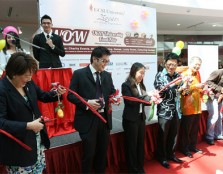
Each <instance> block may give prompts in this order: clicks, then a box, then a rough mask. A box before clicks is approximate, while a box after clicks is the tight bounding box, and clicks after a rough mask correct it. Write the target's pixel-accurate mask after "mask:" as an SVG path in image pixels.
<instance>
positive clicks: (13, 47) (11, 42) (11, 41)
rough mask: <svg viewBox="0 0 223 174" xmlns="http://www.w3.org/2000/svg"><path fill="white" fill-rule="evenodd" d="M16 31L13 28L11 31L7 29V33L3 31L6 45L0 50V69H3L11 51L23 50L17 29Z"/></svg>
mask: <svg viewBox="0 0 223 174" xmlns="http://www.w3.org/2000/svg"><path fill="white" fill-rule="evenodd" d="M6 28H7V27H6ZM14 29H15V28H14ZM16 31H17V30H16V29H15V30H13V31H8V32H7V33H3V34H4V37H5V41H6V45H5V48H4V49H3V50H2V51H1V52H0V69H1V71H4V70H5V66H6V64H7V62H8V60H9V58H10V57H11V55H12V54H13V53H15V52H18V51H23V49H22V47H21V45H20V40H19V36H18V31H17V32H16ZM3 32H4V30H3ZM6 34H7V35H6Z"/></svg>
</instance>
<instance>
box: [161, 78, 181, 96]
mask: <svg viewBox="0 0 223 174" xmlns="http://www.w3.org/2000/svg"><path fill="white" fill-rule="evenodd" d="M182 78H183V77H178V78H176V79H174V80H173V81H171V82H170V83H168V84H167V85H165V86H164V87H163V88H162V89H160V90H159V93H160V92H162V91H163V90H165V89H166V88H168V87H169V86H170V85H172V84H173V83H176V82H177V81H178V80H182Z"/></svg>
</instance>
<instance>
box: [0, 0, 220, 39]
mask: <svg viewBox="0 0 223 174" xmlns="http://www.w3.org/2000/svg"><path fill="white" fill-rule="evenodd" d="M61 1H62V0H61ZM113 1H119V2H124V3H130V4H136V5H141V6H147V7H152V8H156V10H157V30H158V34H165V35H168V34H171V35H174V34H176V35H187V34H190V35H223V10H207V9H196V8H188V7H179V6H169V5H160V4H152V3H148V2H144V1H142V0H141V1H139V0H113ZM0 4H1V5H0V27H5V26H8V25H13V26H20V27H22V31H23V34H22V35H21V37H22V38H23V39H25V40H30V39H31V36H32V35H33V33H34V32H35V31H36V30H37V29H38V17H37V16H38V9H37V6H38V5H37V0H0ZM10 9H11V12H10ZM178 23H179V24H181V25H180V26H177V24H178ZM213 24H215V25H216V27H213V26H212V25H213ZM0 37H1V36H0Z"/></svg>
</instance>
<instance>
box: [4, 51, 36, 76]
mask: <svg viewBox="0 0 223 174" xmlns="http://www.w3.org/2000/svg"><path fill="white" fill-rule="evenodd" d="M37 70H38V65H37V62H36V60H35V59H34V58H33V57H32V56H31V55H30V54H26V53H24V52H16V53H14V54H12V55H11V57H10V59H9V61H8V63H7V65H6V67H5V71H6V75H7V76H8V77H9V79H12V78H13V76H15V75H23V74H25V73H26V72H27V71H30V72H32V73H36V71H37Z"/></svg>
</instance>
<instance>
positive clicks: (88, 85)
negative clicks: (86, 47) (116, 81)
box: [67, 47, 115, 173]
mask: <svg viewBox="0 0 223 174" xmlns="http://www.w3.org/2000/svg"><path fill="white" fill-rule="evenodd" d="M110 55H111V53H110V51H109V50H108V49H107V48H105V47H96V48H95V49H94V50H93V51H92V53H91V64H90V65H89V66H87V67H85V68H82V69H79V70H76V71H74V73H73V77H72V80H71V83H70V89H71V90H73V91H75V92H77V93H78V94H79V95H80V96H81V97H83V98H84V99H85V100H86V101H87V102H88V103H89V104H90V105H91V106H92V107H93V108H94V109H95V110H97V111H98V112H99V113H100V114H101V115H102V116H103V117H104V118H105V119H106V120H107V123H106V124H105V123H104V122H102V121H101V120H100V119H99V118H98V117H97V116H96V115H95V114H94V113H93V112H92V111H91V110H89V108H88V107H87V106H86V105H84V104H83V103H82V102H81V101H80V100H79V99H78V98H76V97H75V96H74V95H73V94H71V93H69V94H68V96H67V98H68V100H69V101H70V102H71V103H73V104H75V105H76V112H75V121H74V127H75V129H76V130H77V131H78V132H79V135H80V137H81V139H82V144H83V158H82V172H83V173H91V172H92V171H91V170H92V165H93V168H94V172H95V173H105V168H106V161H107V155H106V154H107V147H108V144H109V135H110V130H111V128H112V118H111V114H109V113H108V110H109V106H108V102H109V96H110V95H111V94H113V93H114V92H115V88H114V85H113V82H112V78H111V74H110V73H108V72H107V71H104V69H105V66H106V65H107V64H108V63H109V56H110Z"/></svg>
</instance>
